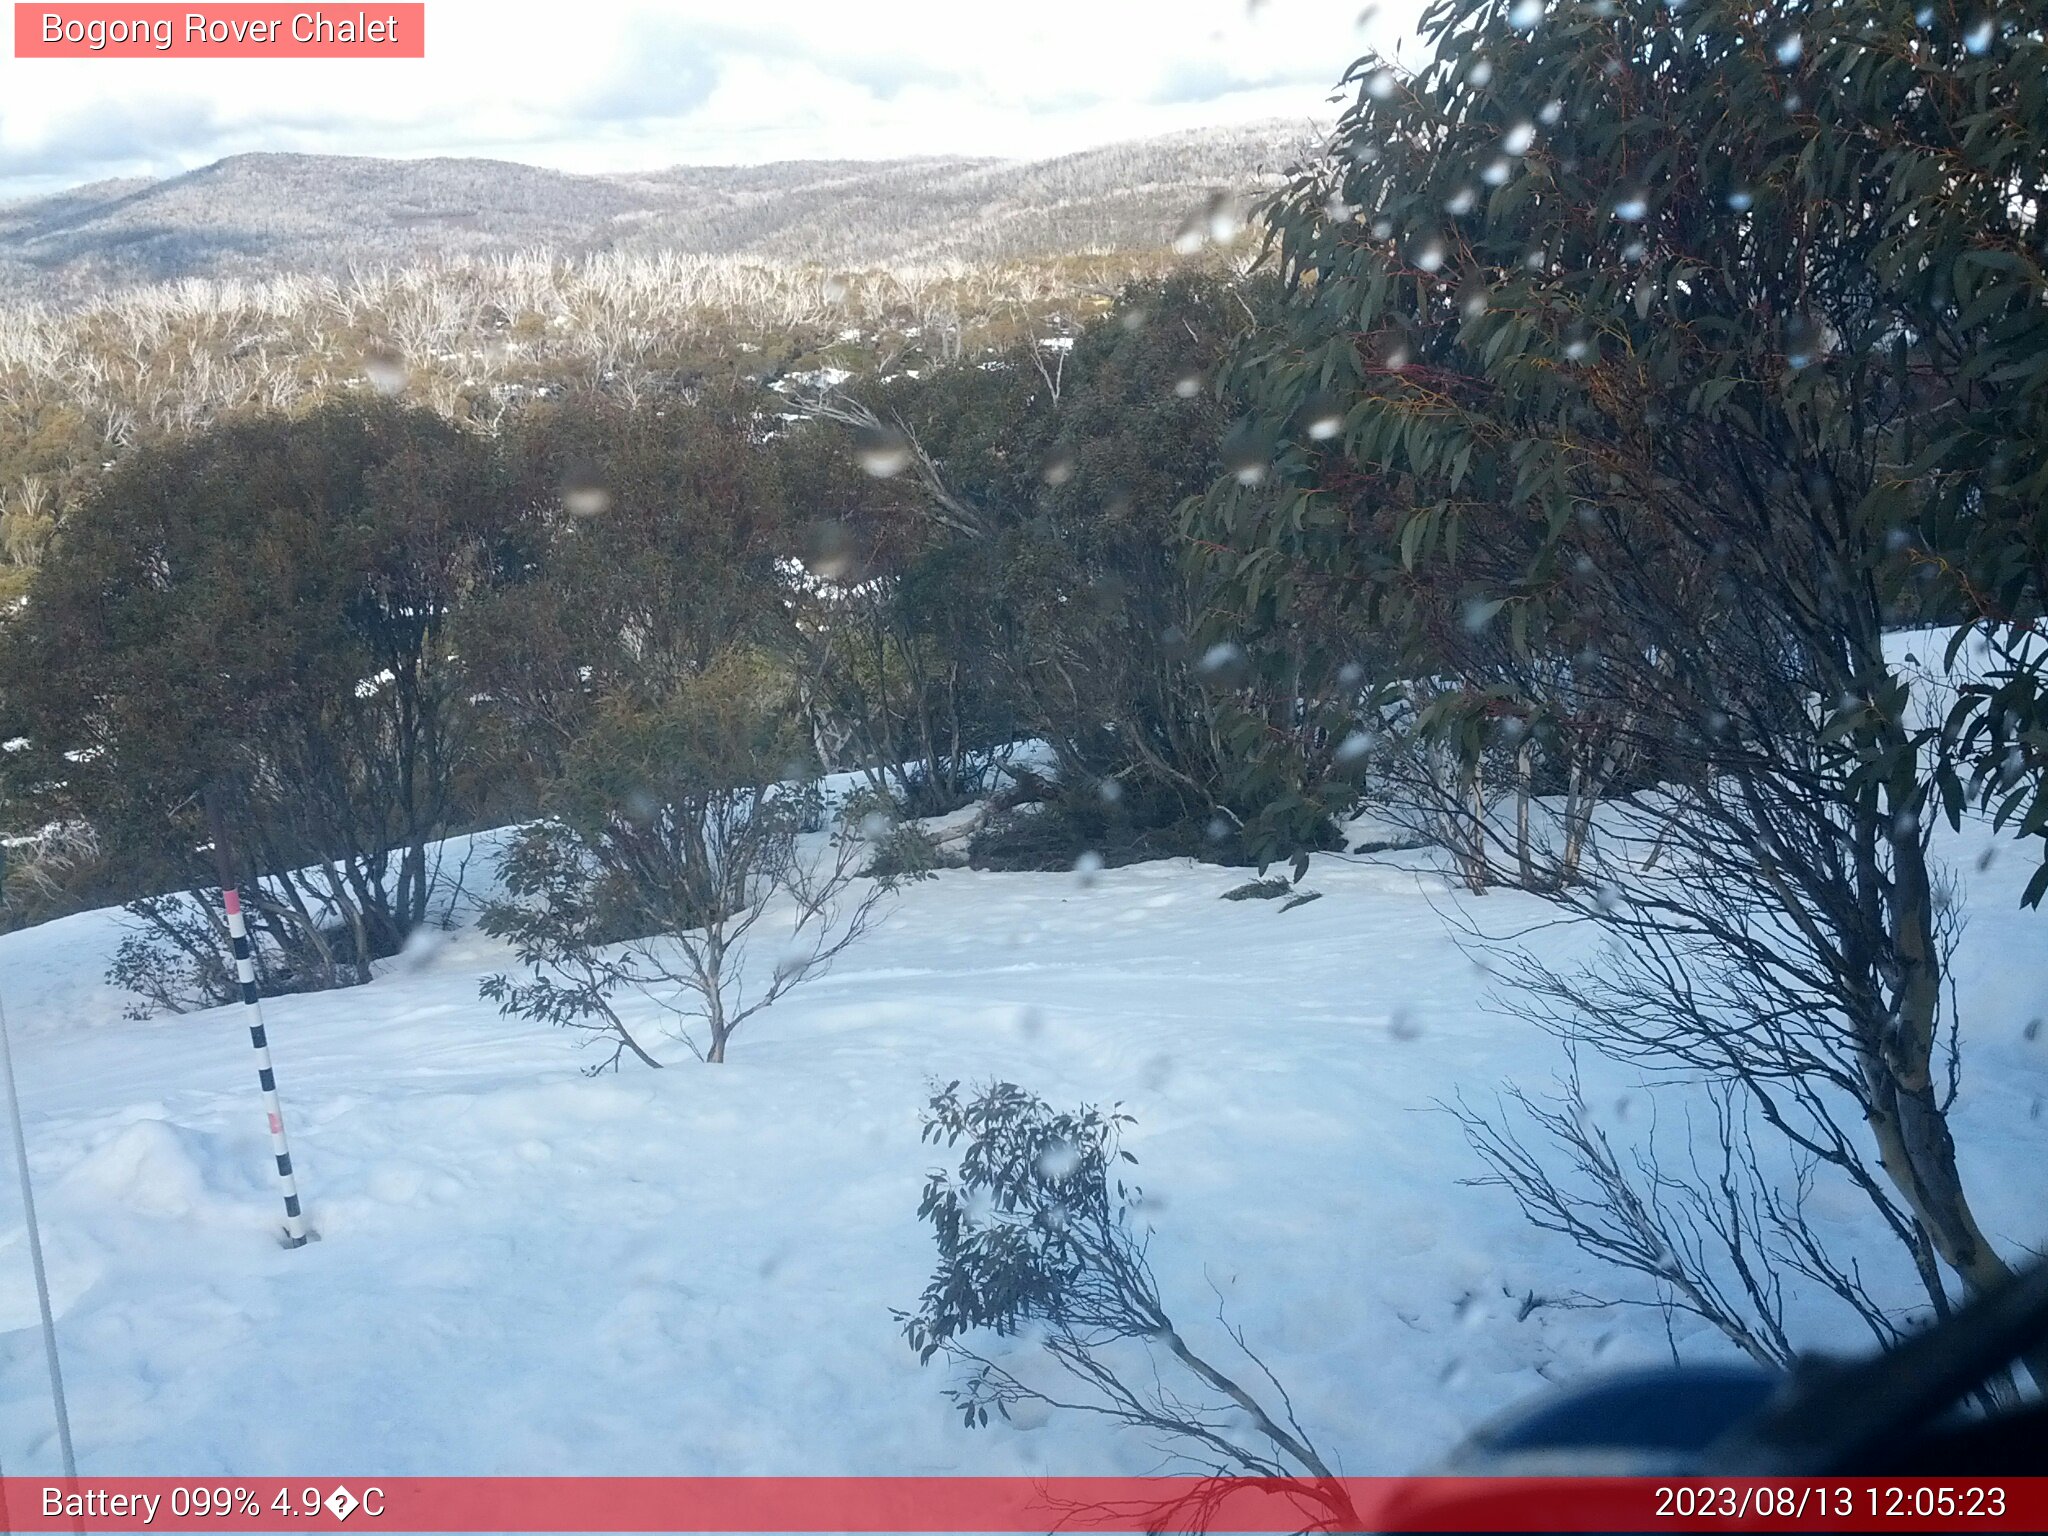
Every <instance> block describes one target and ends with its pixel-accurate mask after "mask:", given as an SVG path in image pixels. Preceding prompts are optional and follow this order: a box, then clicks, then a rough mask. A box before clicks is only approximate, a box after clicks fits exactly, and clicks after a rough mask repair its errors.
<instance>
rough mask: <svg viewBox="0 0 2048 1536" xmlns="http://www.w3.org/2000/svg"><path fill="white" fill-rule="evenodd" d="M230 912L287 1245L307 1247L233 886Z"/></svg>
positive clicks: (224, 898)
mask: <svg viewBox="0 0 2048 1536" xmlns="http://www.w3.org/2000/svg"><path fill="white" fill-rule="evenodd" d="M220 899H221V905H222V906H224V907H225V908H226V909H227V914H228V936H229V937H230V938H231V939H232V940H233V941H234V946H235V977H236V979H237V980H239V981H240V982H241V984H242V1005H243V1006H244V1007H245V1008H247V1009H248V1010H249V1020H250V1022H249V1043H250V1044H251V1045H253V1046H255V1047H256V1081H257V1082H258V1083H259V1084H260V1085H261V1086H262V1088H263V1109H264V1113H266V1114H267V1115H269V1117H270V1150H271V1151H272V1152H274V1153H276V1154H277V1182H278V1184H279V1186H280V1187H281V1188H282V1189H283V1191H284V1245H285V1247H287V1248H303V1247H305V1245H306V1218H305V1216H304V1215H303V1214H301V1212H300V1210H299V1182H298V1180H297V1179H296V1178H294V1177H293V1176H292V1149H291V1147H290V1146H289V1145H287V1143H286V1142H285V1139H284V1106H283V1105H282V1104H280V1103H279V1102H278V1099H277V1073H276V1072H275V1071H274V1070H273V1069H272V1068H271V1065H270V1037H269V1036H268V1035H266V1034H265V1033H264V1032H263V1004H262V1003H261V1002H259V1001H258V1000H257V997H256V956H255V953H254V951H252V950H251V949H250V947H249V925H248V923H246V922H244V921H243V919H242V893H241V892H240V891H238V890H236V889H235V888H234V887H233V886H232V885H230V886H228V887H226V888H225V889H224V890H222V892H221V893H220Z"/></svg>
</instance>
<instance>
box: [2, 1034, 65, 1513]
mask: <svg viewBox="0 0 2048 1536" xmlns="http://www.w3.org/2000/svg"><path fill="white" fill-rule="evenodd" d="M0 1076H4V1077H5V1078H6V1079H7V1117H8V1120H9V1123H10V1124H11V1125H12V1126H13V1129H14V1166H15V1168H16V1169H17V1170H18V1171H19V1172H20V1174H21V1212H22V1215H23V1216H24V1217H25V1218H27V1221H28V1259H29V1263H30V1264H31V1265H32V1266H33V1267H34V1269H35V1272H36V1305H37V1306H39V1307H40V1308H42V1312H43V1358H44V1359H45V1360H46V1361H48V1363H49V1367H50V1403H51V1406H52V1407H54V1408H55V1409H56V1412H57V1444H58V1445H59V1446H61V1447H62V1448H63V1452H64V1478H65V1481H66V1482H68V1483H75V1482H77V1481H78V1458H77V1457H76V1456H75V1455H73V1454H72V1451H71V1410H70V1409H69V1408H67V1407H66V1406H65V1404H64V1372H63V1369H62V1368H61V1367H60V1366H59V1365H58V1364H57V1320H56V1318H55V1316H54V1315H53V1314H52V1313H51V1311H50V1279H49V1276H48V1275H47V1274H46V1273H45V1272H44V1269H43V1235H42V1232H41V1230H40V1229H39V1228H38V1227H37V1225H36V1197H35V1191H34V1189H33V1188H31V1187H30V1184H29V1177H28V1140H27V1138H26V1137H25V1136H24V1135H23V1134H22V1129H21V1094H20V1092H19V1091H18V1090H17V1089H16V1087H15V1084H14V1044H13V1042H12V1041H11V1040H10V1039H9V1038H8V1034H7V1011H6V1009H5V1008H0Z"/></svg>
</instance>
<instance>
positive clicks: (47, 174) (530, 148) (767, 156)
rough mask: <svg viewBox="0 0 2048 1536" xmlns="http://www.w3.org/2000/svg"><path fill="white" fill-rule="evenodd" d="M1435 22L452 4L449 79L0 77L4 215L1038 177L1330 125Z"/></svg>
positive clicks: (26, 73)
mask: <svg viewBox="0 0 2048 1536" xmlns="http://www.w3.org/2000/svg"><path fill="white" fill-rule="evenodd" d="M1419 4H1420V0H1396V3H1395V4H1393V5H1389V6H1386V7H1384V8H1383V9H1382V12H1381V15H1380V18H1379V19H1378V20H1377V21H1376V22H1375V23H1374V24H1373V27H1372V30H1371V32H1370V34H1368V33H1367V32H1364V31H1361V30H1360V28H1359V26H1358V24H1357V17H1358V0H1349V3H1342V0H1339V3H1331V0H1262V3H1255V4H1254V5H1253V6H1252V7H1250V8H1249V9H1248V8H1247V5H1246V3H1245V0H1025V3H1019V4H1011V5H975V4H962V3H961V0H867V3H866V4H861V5H852V4H847V3H845V0H777V3H774V4H763V5H758V6H752V7H744V6H735V5H733V4H732V3H731V0H671V3H667V4H658V3H652V0H585V3H581V4H577V5H564V4H562V3H561V0H428V11H427V39H428V41H427V58H426V59H424V60H389V61H385V60H377V61H360V60H273V61H260V60H242V59H233V60H226V59H223V60H213V59H188V58H182V57H179V56H177V55H175V54H172V55H168V56H164V57H159V58H151V59H104V60H102V59H93V60H71V59H57V60H52V59H26V60H21V59H13V58H8V59H0V197H4V196H19V195H26V194H30V193H34V192H39V191H46V190H51V189H53V188H55V187H59V186H64V185H69V184H73V183H77V182H81V181H88V180H95V179H100V178H103V177H109V176H128V175H152V176H161V175H167V174H174V173H176V172H178V171H181V170H187V169H191V168H192V167H194V166H197V165H202V164H205V163H207V162H209V161H212V160H215V159H218V158H219V157H221V156H222V155H227V154H235V153H241V152H246V151H250V150H301V151H314V152H322V153H330V154H367V155H399V156H419V155H489V156H498V157H503V158H508V159H517V160H524V161H529V162H532V163H535V164H541V165H549V166H555V167H558V168H561V169H565V170H580V171H619V170H639V169H651V168H654V167H657V166H663V165H672V164H676V163H679V162H696V163H721V162H724V163H734V162H739V163H744V162H755V161H762V160H771V159H785V158H793V157H803V158H839V157H851V158H874V157H881V156H895V155H909V154H980V155H1000V156H1035V155H1043V154H1056V153H1062V152H1065V151H1067V150H1071V149H1077V148H1081V147H1084V146H1087V145H1090V144H1100V143H1106V142H1110V141H1113V140H1116V139H1121V138H1131V137H1138V136H1141V135H1145V134H1150V133H1157V132H1165V131H1169V130H1172V129H1175V128H1183V127H1193V126H1198V125H1203V124H1211V123H1223V122H1233V121H1248V120H1251V119H1254V118H1260V117H1272V116H1299V117H1304V118H1305V117H1308V116H1311V115H1321V116H1327V115H1328V114H1329V110H1330V109H1329V108H1328V107H1327V106H1326V104H1325V98H1326V97H1327V96H1328V95H1329V93H1330V90H1331V88H1332V87H1333V86H1334V83H1335V82H1336V80H1337V79H1338V77H1339V76H1340V75H1341V73H1342V72H1343V69H1344V67H1345V66H1346V65H1347V64H1348V63H1349V62H1350V61H1351V59H1352V58H1353V57H1354V56H1355V55H1356V54H1357V53H1358V52H1359V51H1360V50H1361V49H1362V47H1363V46H1364V45H1365V44H1366V43H1368V42H1371V43H1374V44H1377V45H1379V46H1381V47H1388V46H1392V45H1394V44H1395V43H1397V42H1398V41H1399V40H1400V39H1401V37H1402V36H1403V34H1404V33H1405V32H1406V31H1408V30H1410V29H1411V27H1412V18H1413V16H1414V13H1415V11H1416V10H1417V9H1418V8H1419Z"/></svg>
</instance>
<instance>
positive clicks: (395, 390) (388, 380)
mask: <svg viewBox="0 0 2048 1536" xmlns="http://www.w3.org/2000/svg"><path fill="white" fill-rule="evenodd" d="M363 377H364V378H366V379H368V380H369V381H370V388H372V389H374V390H375V391H377V393H378V394H380V395H383V396H385V397H386V398H387V399H388V398H389V397H391V396H393V395H399V394H403V393H404V392H405V384H406V366H405V359H404V358H403V357H402V356H400V355H399V353H398V351H397V350H396V349H395V348H392V347H372V348H371V349H370V350H369V351H368V352H367V353H365V354H364V356H363Z"/></svg>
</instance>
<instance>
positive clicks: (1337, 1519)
mask: <svg viewBox="0 0 2048 1536" xmlns="http://www.w3.org/2000/svg"><path fill="white" fill-rule="evenodd" d="M0 1495H4V1497H5V1508H4V1509H0V1529H4V1530H7V1531H51V1532H60V1531H70V1530H74V1529H78V1528H81V1527H82V1528H84V1529H88V1530H91V1531H93V1532H95V1533H104V1532H110V1531H323V1530H344V1531H355V1530H365V1531H375V1532H398V1531H518V1532H525V1531H687V1532H698V1531H734V1532H756V1531H791V1532H812V1531H817V1532H827V1531H847V1532H871V1531H903V1532H938V1531H961V1532H975V1531H988V1532H1005V1533H1007V1532H1020V1531H1021V1532H1030V1531H1047V1532H1050V1531H1056V1530H1057V1531H1113V1532H1141V1531H1162V1532H1167V1531H1213V1532H1225V1531H1236V1532H1261V1533H1263V1532H1281V1531H1300V1530H1310V1529H1315V1530H1331V1531H1514V1532H1521V1531H1589V1532H1590V1531H1599V1532H1608V1531H1660V1530H1669V1531H2040V1530H2044V1529H2048V1478H2044V1477H2011V1478H1981V1477H1973V1478H1945V1479H1918V1478H1825V1479H1821V1478H1732V1479H1731V1478H1716V1479H1700V1478H1568V1477H1545V1478H1532V1477H1494V1478H1489V1477H1418V1478H1340V1479H1333V1480H1331V1481H1329V1482H1323V1483H1317V1482H1310V1481H1298V1482H1288V1481H1266V1480H1261V1479H1253V1478H1170V1477H1124V1478H1114V1477H1066V1478H1028V1477H592V1478H573V1477H565V1478H541V1477H474V1478H461V1477H439V1478H434V1477H430V1478H404V1477H340V1478H336V1477H317V1478H274V1477H270V1478H214V1479H198V1478H165V1477H151V1478H144V1477H110V1478H79V1479H78V1480H77V1481H76V1482H75V1483H67V1482H65V1481H64V1480H62V1479H57V1478H52V1479H44V1480H38V1479H35V1478H25V1477H10V1478H6V1479H0Z"/></svg>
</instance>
